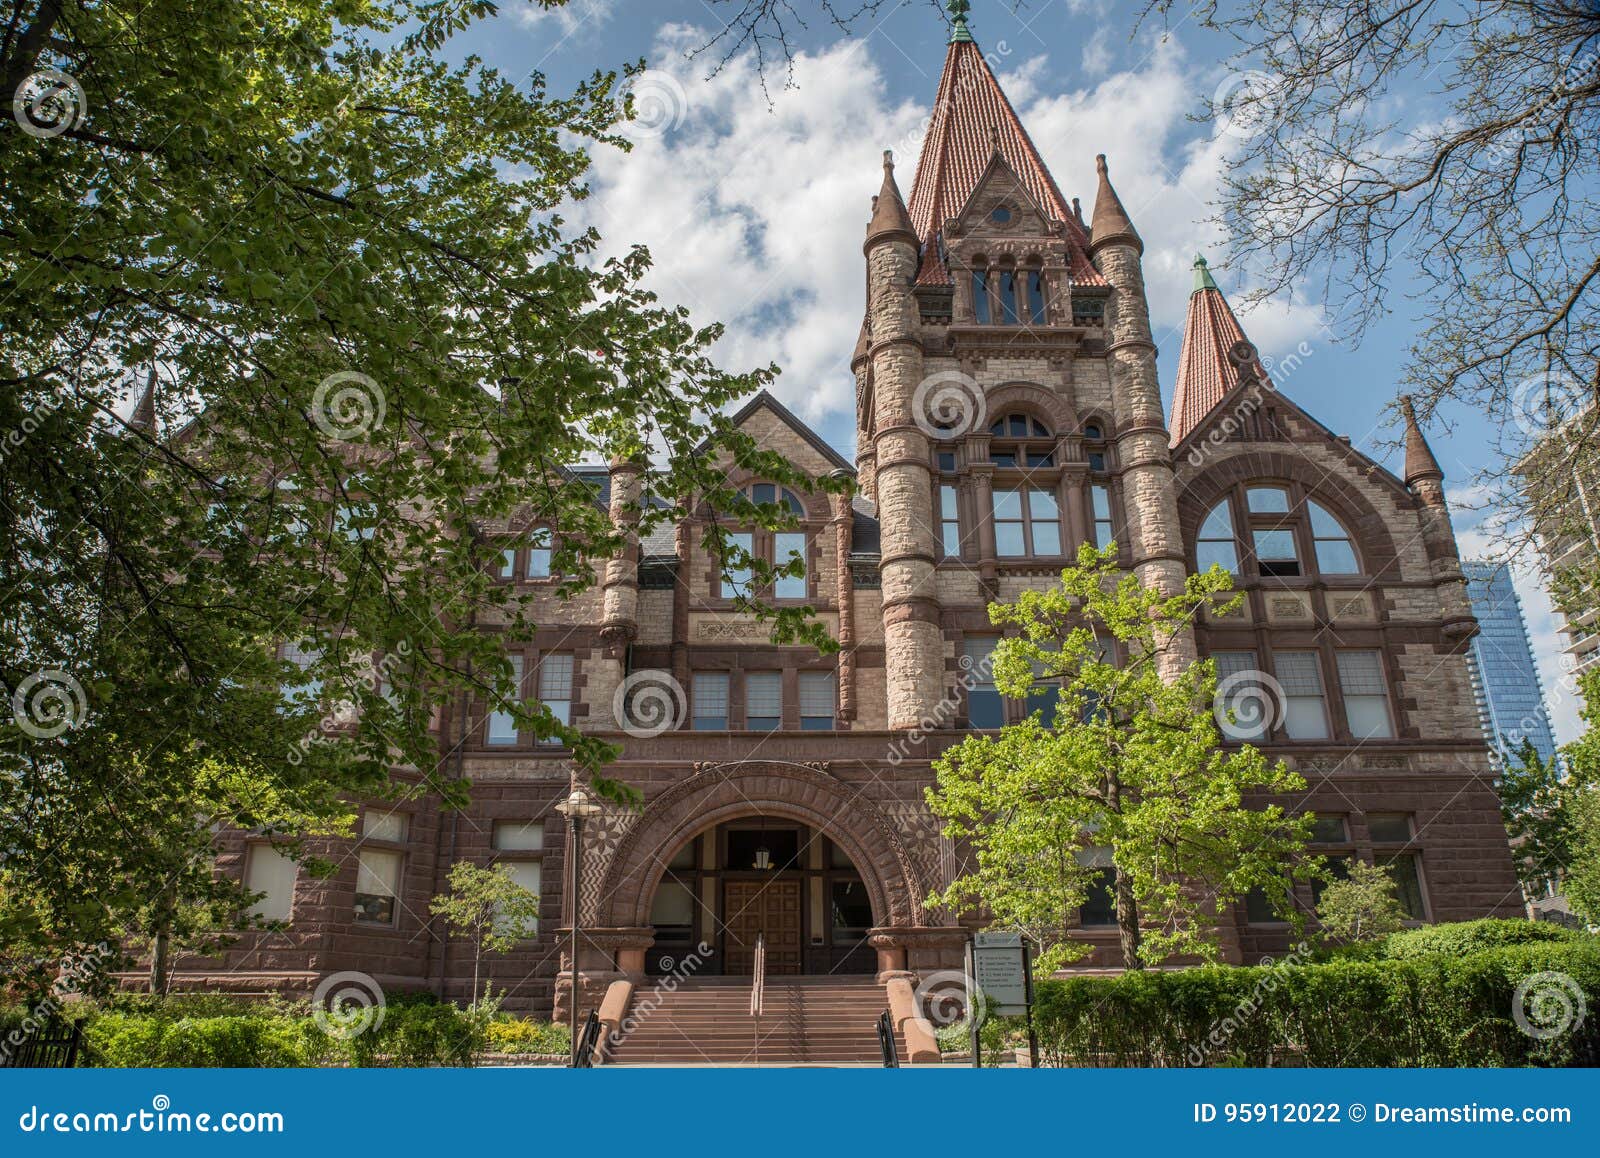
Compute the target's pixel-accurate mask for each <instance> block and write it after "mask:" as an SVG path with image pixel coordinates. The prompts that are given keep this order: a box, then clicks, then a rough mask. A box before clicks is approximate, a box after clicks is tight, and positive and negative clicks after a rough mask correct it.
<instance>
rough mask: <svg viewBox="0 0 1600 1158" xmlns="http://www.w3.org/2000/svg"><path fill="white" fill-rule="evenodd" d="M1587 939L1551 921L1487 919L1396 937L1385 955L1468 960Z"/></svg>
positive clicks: (1386, 946) (1387, 943) (1425, 928)
mask: <svg viewBox="0 0 1600 1158" xmlns="http://www.w3.org/2000/svg"><path fill="white" fill-rule="evenodd" d="M1586 940H1588V941H1590V942H1592V941H1593V938H1589V937H1587V935H1586V934H1584V933H1580V932H1578V931H1577V930H1575V929H1566V928H1563V927H1562V926H1560V925H1552V924H1550V923H1549V922H1547V921H1504V920H1496V919H1495V918H1493V917H1485V918H1484V919H1482V920H1479V921H1460V922H1457V923H1454V924H1449V925H1424V926H1423V927H1422V928H1420V929H1408V930H1407V931H1406V932H1404V933H1395V934H1392V935H1391V936H1389V937H1388V938H1386V939H1385V940H1384V942H1383V943H1382V950H1381V952H1382V955H1383V956H1385V957H1393V958H1398V959H1402V960H1409V959H1411V958H1413V957H1426V956H1427V955H1428V954H1430V953H1449V954H1452V955H1454V956H1457V957H1465V956H1467V955H1468V954H1470V953H1481V952H1483V951H1484V950H1485V949H1496V948H1499V947H1500V946H1502V945H1534V944H1549V943H1552V942H1560V943H1563V944H1571V943H1577V944H1582V943H1584V942H1585V941H1586Z"/></svg>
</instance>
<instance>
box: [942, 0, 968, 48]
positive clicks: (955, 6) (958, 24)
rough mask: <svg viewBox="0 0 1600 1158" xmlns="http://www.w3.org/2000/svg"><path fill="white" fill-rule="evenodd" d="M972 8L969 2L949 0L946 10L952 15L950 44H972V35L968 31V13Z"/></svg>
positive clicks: (965, 0)
mask: <svg viewBox="0 0 1600 1158" xmlns="http://www.w3.org/2000/svg"><path fill="white" fill-rule="evenodd" d="M971 8H972V5H971V4H970V3H968V0H949V3H947V4H946V5H945V10H946V11H947V12H949V13H950V43H951V44H971V43H973V40H972V33H971V32H970V31H969V30H968V29H967V12H968V11H969V10H970V9H971Z"/></svg>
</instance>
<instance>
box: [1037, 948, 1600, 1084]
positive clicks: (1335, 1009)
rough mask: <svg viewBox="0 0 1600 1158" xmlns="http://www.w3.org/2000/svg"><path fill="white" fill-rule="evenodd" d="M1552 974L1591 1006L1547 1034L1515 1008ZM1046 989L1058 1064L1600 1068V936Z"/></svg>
mask: <svg viewBox="0 0 1600 1158" xmlns="http://www.w3.org/2000/svg"><path fill="white" fill-rule="evenodd" d="M1545 972H1553V973H1558V974H1564V975H1566V976H1567V977H1569V978H1571V979H1572V983H1573V984H1575V985H1576V986H1577V987H1578V989H1580V990H1581V991H1582V994H1583V996H1584V1000H1585V1001H1586V1003H1587V1005H1588V1009H1589V1014H1590V1015H1589V1016H1587V1017H1585V1018H1584V1019H1583V1021H1582V1022H1581V1023H1579V1024H1578V1025H1577V1026H1576V1027H1575V1028H1574V1029H1573V1030H1572V1031H1571V1032H1567V1033H1562V1034H1558V1035H1556V1036H1553V1037H1550V1038H1547V1039H1540V1038H1536V1037H1533V1036H1530V1035H1529V1034H1527V1033H1524V1032H1523V1031H1522V1030H1521V1029H1519V1028H1518V1026H1517V1024H1516V1023H1515V1021H1514V1020H1513V1016H1512V1009H1513V1002H1514V995H1515V993H1516V990H1517V986H1518V984H1519V983H1520V982H1522V981H1523V980H1524V979H1526V978H1529V977H1532V976H1533V975H1534V974H1538V973H1545ZM1037 988H1038V999H1037V1000H1038V1004H1037V1006H1036V1009H1035V1019H1036V1022H1037V1025H1038V1032H1039V1044H1040V1049H1041V1052H1042V1054H1043V1056H1044V1059H1045V1060H1046V1061H1047V1062H1049V1063H1050V1064H1053V1065H1075V1066H1180V1067H1181V1066H1203V1065H1212V1066H1216V1065H1247V1066H1267V1065H1285V1064H1287V1065H1306V1066H1379V1067H1389V1066H1524V1065H1545V1066H1554V1065H1594V1064H1600V1029H1597V1023H1596V1019H1597V1018H1600V948H1597V946H1596V944H1595V942H1594V940H1593V939H1592V938H1589V939H1587V940H1582V941H1577V940H1575V941H1560V942H1542V943H1536V944H1527V945H1510V946H1504V947H1501V948H1497V949H1491V950H1487V951H1484V952H1480V953H1474V954H1471V955H1469V956H1465V957H1461V956H1452V955H1448V954H1445V953H1430V954H1427V955H1419V956H1416V957H1413V958H1409V959H1383V960H1376V961H1332V962H1327V963H1323V964H1310V965H1272V966H1256V967H1247V968H1239V967H1226V966H1212V967H1207V968H1200V969H1186V970H1178V971H1171V972H1168V971H1155V970H1143V971H1139V972H1134V973H1126V974H1123V975H1122V976H1120V977H1115V978H1097V977H1074V978H1066V979H1061V980H1050V981H1044V982H1041V983H1040V984H1039V985H1038V987H1037ZM1543 991H1545V992H1551V993H1555V992H1556V991H1555V990H1552V989H1549V988H1548V987H1545V988H1544V989H1543Z"/></svg>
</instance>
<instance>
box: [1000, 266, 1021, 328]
mask: <svg viewBox="0 0 1600 1158" xmlns="http://www.w3.org/2000/svg"><path fill="white" fill-rule="evenodd" d="M1000 321H1001V323H1002V324H1003V325H1007V326H1014V325H1016V324H1017V271H1016V270H1014V269H1003V270H1001V271H1000Z"/></svg>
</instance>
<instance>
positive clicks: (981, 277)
mask: <svg viewBox="0 0 1600 1158" xmlns="http://www.w3.org/2000/svg"><path fill="white" fill-rule="evenodd" d="M972 313H973V317H974V318H975V319H976V320H977V322H978V325H980V326H987V325H988V324H989V271H988V269H986V268H985V267H983V266H979V267H978V268H977V269H974V270H973V271H972Z"/></svg>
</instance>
